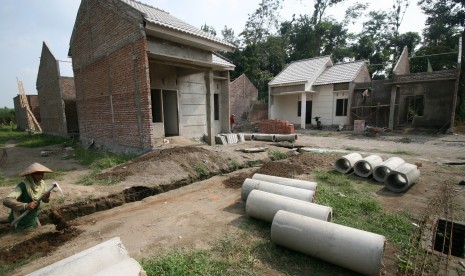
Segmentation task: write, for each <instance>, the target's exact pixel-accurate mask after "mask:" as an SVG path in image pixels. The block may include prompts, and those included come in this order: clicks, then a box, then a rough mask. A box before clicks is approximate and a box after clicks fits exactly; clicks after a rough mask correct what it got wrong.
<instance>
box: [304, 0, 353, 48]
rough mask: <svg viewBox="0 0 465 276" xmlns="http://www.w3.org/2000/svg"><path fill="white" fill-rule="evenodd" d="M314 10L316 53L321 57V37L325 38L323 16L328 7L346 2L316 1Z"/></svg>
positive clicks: (337, 0)
mask: <svg viewBox="0 0 465 276" xmlns="http://www.w3.org/2000/svg"><path fill="white" fill-rule="evenodd" d="M314 1H315V2H314V3H315V4H314V6H313V7H314V10H313V16H312V18H311V21H310V23H311V24H312V25H313V28H314V31H315V36H314V40H315V49H314V51H315V53H317V56H319V55H320V53H321V51H322V49H321V37H322V36H323V34H324V32H325V28H324V25H323V16H324V14H325V11H326V9H327V8H328V7H331V6H333V5H336V4H338V3H342V2H344V1H345V0H314Z"/></svg>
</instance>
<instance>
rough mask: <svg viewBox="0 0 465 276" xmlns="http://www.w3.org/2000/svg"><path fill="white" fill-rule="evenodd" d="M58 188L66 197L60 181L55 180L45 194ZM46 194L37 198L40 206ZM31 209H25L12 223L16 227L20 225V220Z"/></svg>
mask: <svg viewBox="0 0 465 276" xmlns="http://www.w3.org/2000/svg"><path fill="white" fill-rule="evenodd" d="M55 188H57V190H58V191H59V192H60V194H61V196H62V197H64V195H63V190H62V189H61V187H60V185H58V183H56V182H53V183H52V185H50V186H49V187H48V189H47V190H46V191H45V192H44V194H46V193H49V192H51V191H52V190H53V189H55ZM44 194H42V195H41V196H40V197H39V198H38V199H37V200H36V204H37V207H36V208H38V207H39V204H40V202H41V201H42V198H43V197H44ZM30 211H31V210H29V209H27V210H26V211H24V213H22V214H21V215H20V216H19V217H17V218H15V219H14V220H13V221H12V222H11V225H13V226H14V227H15V228H16V227H17V226H18V222H19V221H20V220H21V219H22V218H24V217H25V216H26V215H27V214H29V212H30Z"/></svg>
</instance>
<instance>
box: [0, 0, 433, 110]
mask: <svg viewBox="0 0 465 276" xmlns="http://www.w3.org/2000/svg"><path fill="white" fill-rule="evenodd" d="M139 1H141V2H143V3H146V4H149V5H151V6H154V7H157V8H160V9H162V10H164V11H166V12H169V13H170V14H171V15H173V16H175V17H177V18H179V19H181V20H183V21H185V22H187V23H189V24H191V25H193V26H195V27H198V28H200V27H201V26H202V25H204V24H207V25H208V26H212V27H214V28H215V30H216V32H217V34H218V36H221V30H223V29H224V26H225V25H226V26H228V28H232V29H233V30H234V33H235V35H236V36H238V35H239V33H240V32H241V31H242V30H243V29H244V26H245V22H246V21H247V19H248V16H249V14H252V13H254V12H255V10H256V9H257V8H258V6H259V3H260V2H261V0H236V1H231V0H195V1H194V0H139ZM80 2H81V1H79V0H46V1H43V0H42V1H39V0H2V3H1V4H0V38H1V39H0V108H3V107H8V108H13V107H14V104H13V98H14V97H16V96H17V95H18V91H19V90H18V84H17V79H19V80H20V81H21V82H22V83H23V86H24V90H25V92H26V94H28V95H37V90H36V80H37V71H38V69H39V62H40V55H41V51H42V43H43V42H45V43H46V44H47V46H48V47H49V49H50V50H51V52H52V53H53V55H54V56H55V58H56V59H57V60H60V68H61V69H62V70H63V72H62V75H63V76H72V70H71V63H70V61H71V60H70V59H69V58H68V50H69V40H70V37H71V33H72V31H73V26H74V21H75V19H76V14H77V11H78V9H79V4H80ZM313 2H314V1H313V0H284V8H283V10H281V11H280V18H281V19H282V20H291V19H292V15H293V14H296V15H297V16H298V15H301V14H302V15H303V14H308V15H311V14H312V12H313ZM354 2H356V0H346V3H344V4H338V5H337V6H335V7H331V8H329V9H328V10H327V12H326V13H327V15H331V16H333V17H334V18H335V19H337V20H338V21H340V20H342V18H343V16H344V12H345V10H346V8H347V7H348V6H350V4H353V3H354ZM358 2H363V3H369V4H370V7H369V10H389V9H390V8H391V6H392V4H393V0H382V1H381V0H358ZM410 2H412V3H411V6H409V7H408V9H407V12H406V15H405V18H404V22H403V23H402V25H401V28H400V32H401V33H404V32H408V31H414V32H419V33H420V34H421V31H422V29H423V28H424V22H425V19H426V17H425V16H424V15H423V14H422V12H421V10H420V9H419V8H418V7H417V6H416V2H417V1H416V0H414V1H410ZM353 28H354V29H350V31H359V30H357V28H360V25H358V26H357V25H356V26H354V27H353Z"/></svg>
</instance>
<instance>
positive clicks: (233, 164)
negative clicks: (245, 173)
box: [229, 160, 242, 171]
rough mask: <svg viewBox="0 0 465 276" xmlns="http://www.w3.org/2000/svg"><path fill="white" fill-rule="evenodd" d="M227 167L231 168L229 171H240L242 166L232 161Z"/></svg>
mask: <svg viewBox="0 0 465 276" xmlns="http://www.w3.org/2000/svg"><path fill="white" fill-rule="evenodd" d="M229 167H230V168H231V170H233V171H235V170H238V169H240V168H241V167H242V166H241V164H240V163H239V162H238V161H237V160H232V161H231V162H230V163H229Z"/></svg>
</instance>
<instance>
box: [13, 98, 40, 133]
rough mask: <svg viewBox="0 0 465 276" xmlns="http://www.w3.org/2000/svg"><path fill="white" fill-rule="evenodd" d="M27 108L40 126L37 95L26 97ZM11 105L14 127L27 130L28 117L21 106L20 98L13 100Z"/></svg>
mask: <svg viewBox="0 0 465 276" xmlns="http://www.w3.org/2000/svg"><path fill="white" fill-rule="evenodd" d="M26 99H27V102H28V104H29V108H30V109H31V111H32V114H33V115H34V117H35V118H36V120H37V122H38V123H39V124H40V107H39V96H37V95H26ZM13 104H14V107H15V121H16V127H17V129H19V130H26V129H29V128H30V126H29V123H28V115H27V110H26V108H23V107H22V106H21V99H20V96H19V95H17V96H16V97H14V98H13Z"/></svg>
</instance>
